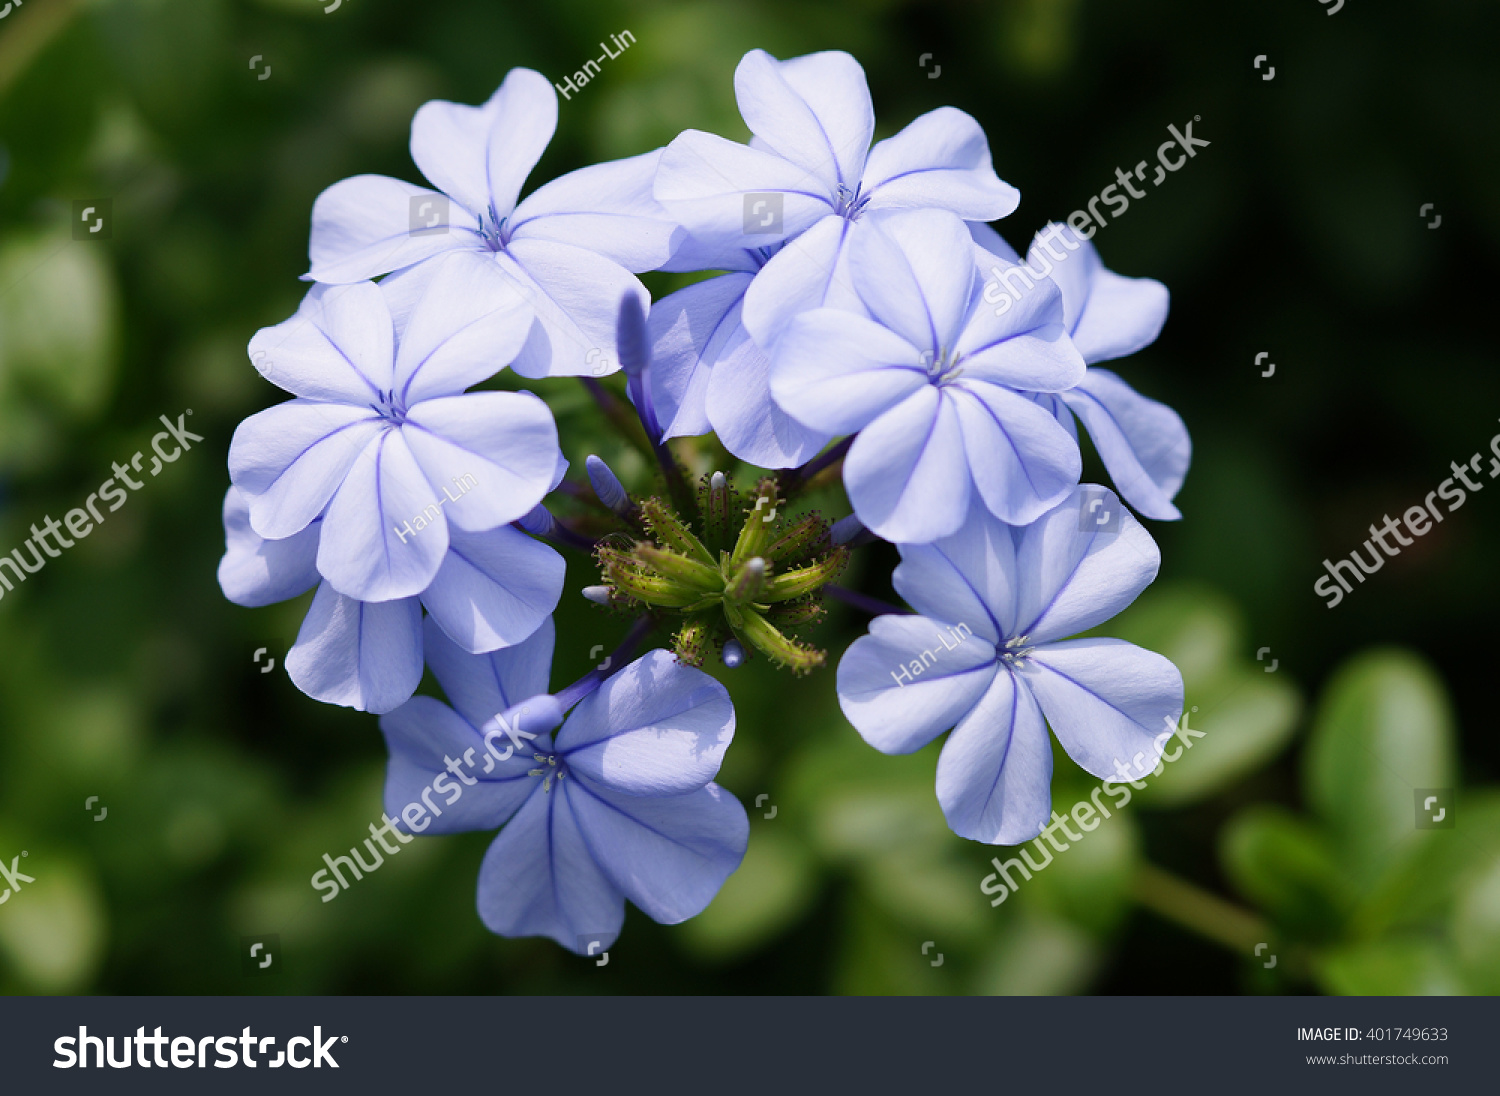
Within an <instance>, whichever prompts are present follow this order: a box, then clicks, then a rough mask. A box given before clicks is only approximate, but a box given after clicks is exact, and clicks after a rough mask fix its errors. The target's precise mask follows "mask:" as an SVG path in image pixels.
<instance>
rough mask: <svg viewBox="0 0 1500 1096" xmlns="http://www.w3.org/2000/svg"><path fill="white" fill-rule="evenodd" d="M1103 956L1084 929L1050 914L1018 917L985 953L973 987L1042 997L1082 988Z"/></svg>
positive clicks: (986, 991) (994, 992)
mask: <svg viewBox="0 0 1500 1096" xmlns="http://www.w3.org/2000/svg"><path fill="white" fill-rule="evenodd" d="M1102 958H1103V954H1102V950H1101V949H1100V947H1099V945H1098V944H1096V943H1095V942H1094V940H1093V939H1092V938H1091V937H1090V936H1089V934H1088V933H1086V932H1083V931H1082V930H1080V929H1078V928H1075V927H1074V926H1072V925H1070V924H1068V922H1066V921H1060V920H1057V919H1055V918H1051V917H1035V916H1027V917H1018V918H1016V919H1015V920H1014V921H1013V922H1011V924H1010V925H1009V931H1008V932H1007V933H1006V934H1005V935H1004V936H1002V937H1001V938H1000V939H999V940H998V941H997V942H996V943H995V946H994V947H993V948H992V949H991V951H990V952H989V954H988V955H987V956H986V957H985V959H984V961H983V963H982V965H981V967H980V972H979V976H978V978H977V979H976V980H975V984H974V988H973V992H974V993H978V994H988V995H991V996H996V997H1042V996H1053V995H1058V994H1067V993H1079V992H1081V991H1083V990H1084V989H1085V988H1086V987H1087V985H1088V982H1089V980H1090V978H1091V977H1092V976H1093V974H1094V972H1095V971H1096V970H1097V969H1098V967H1099V965H1100V962H1101V960H1102Z"/></svg>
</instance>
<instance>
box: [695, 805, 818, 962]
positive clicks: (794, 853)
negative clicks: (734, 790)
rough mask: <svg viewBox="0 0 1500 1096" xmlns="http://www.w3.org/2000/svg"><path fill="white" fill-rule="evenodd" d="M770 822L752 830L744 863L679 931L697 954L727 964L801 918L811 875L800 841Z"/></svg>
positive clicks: (813, 884)
mask: <svg viewBox="0 0 1500 1096" xmlns="http://www.w3.org/2000/svg"><path fill="white" fill-rule="evenodd" d="M784 829H785V827H782V829H778V828H777V827H776V823H775V821H774V820H773V821H770V822H766V823H765V824H763V825H757V826H755V827H754V829H753V832H752V833H751V835H750V847H749V850H748V851H747V852H746V853H745V861H744V863H742V864H741V865H740V867H739V870H738V871H736V872H735V873H734V874H733V875H731V876H730V877H729V880H728V882H726V883H725V884H724V887H723V889H722V890H720V891H719V893H718V895H717V896H716V897H715V898H714V900H713V901H712V902H710V903H709V905H708V908H707V909H705V910H704V911H703V912H702V913H700V914H699V915H698V916H697V917H694V918H692V919H691V920H689V921H687V922H686V923H685V924H684V925H683V927H682V940H683V943H684V944H685V945H686V946H687V947H688V948H689V949H690V950H691V951H694V952H696V953H697V954H699V955H702V956H706V957H709V958H714V959H728V958H733V957H735V956H738V955H742V954H744V953H745V952H748V951H752V950H753V949H755V948H756V947H758V946H760V945H761V944H763V943H765V942H766V941H768V940H770V939H771V938H773V937H774V936H776V934H777V933H779V932H781V931H782V930H784V929H785V928H787V927H788V926H790V925H791V924H792V923H793V922H795V921H796V920H797V918H799V917H800V916H802V914H803V912H804V911H806V909H807V907H808V905H809V904H810V903H811V901H812V898H813V896H814V895H815V894H816V893H817V882H818V880H817V874H816V872H815V870H814V868H813V863H812V858H811V857H809V856H808V854H807V851H806V849H805V847H804V846H803V844H802V842H801V841H800V840H797V839H793V838H792V837H790V836H788V835H787V834H786V833H785V832H783V831H784Z"/></svg>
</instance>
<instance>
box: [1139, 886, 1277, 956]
mask: <svg viewBox="0 0 1500 1096" xmlns="http://www.w3.org/2000/svg"><path fill="white" fill-rule="evenodd" d="M1131 895H1132V897H1134V898H1135V900H1136V901H1137V902H1139V903H1140V904H1141V905H1143V906H1145V907H1146V908H1147V909H1148V910H1151V911H1152V912H1153V913H1156V914H1159V915H1160V916H1162V917H1165V918H1166V919H1167V920H1168V921H1172V922H1174V923H1175V924H1178V925H1181V926H1182V927H1183V928H1186V929H1191V930H1192V931H1193V932H1196V933H1197V934H1198V935H1200V936H1203V937H1206V938H1207V939H1209V940H1212V941H1214V942H1215V943H1217V944H1222V945H1224V946H1225V947H1226V948H1228V949H1229V950H1230V951H1233V952H1237V953H1239V954H1241V955H1247V956H1248V955H1253V954H1255V946H1256V945H1257V944H1260V943H1269V942H1271V940H1272V939H1273V935H1272V934H1273V930H1272V928H1271V926H1270V924H1268V923H1267V922H1266V921H1265V920H1264V919H1263V918H1261V917H1258V916H1257V915H1255V914H1253V913H1251V912H1249V911H1248V910H1244V909H1241V908H1240V907H1239V906H1236V905H1234V904H1233V903H1232V902H1226V901H1225V900H1224V899H1222V898H1220V897H1219V896H1218V895H1216V894H1211V893H1209V892H1208V891H1206V890H1203V889H1202V888H1201V887H1197V886H1194V885H1193V884H1192V883H1189V882H1188V881H1187V880H1185V879H1179V878H1178V877H1177V876H1175V875H1173V874H1172V873H1171V872H1168V871H1164V870H1163V869H1161V868H1158V867H1156V866H1155V865H1154V864H1147V863H1142V864H1141V866H1140V867H1139V868H1137V869H1136V873H1135V879H1134V880H1133V882H1132V884H1131Z"/></svg>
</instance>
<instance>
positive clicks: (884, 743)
mask: <svg viewBox="0 0 1500 1096" xmlns="http://www.w3.org/2000/svg"><path fill="white" fill-rule="evenodd" d="M994 676H995V648H994V646H993V645H991V644H990V643H987V642H986V641H985V640H983V639H981V638H979V636H977V635H965V634H964V633H963V632H962V631H961V630H959V629H955V628H954V627H952V626H950V625H948V624H947V623H945V622H939V621H936V620H928V619H927V618H926V617H918V616H899V615H890V616H880V617H876V618H875V619H874V620H872V621H871V622H870V634H869V635H867V636H861V637H860V638H859V639H856V640H855V641H854V642H853V643H852V644H850V646H849V649H848V650H847V651H845V652H844V657H843V658H842V659H840V660H839V669H838V694H839V707H840V708H842V709H843V710H844V715H845V716H846V717H847V718H848V720H849V722H850V723H852V724H854V729H855V730H857V731H858V732H859V733H860V735H861V736H863V738H864V740H865V741H866V742H868V743H869V744H870V745H872V746H874V747H875V748H876V749H877V750H880V751H881V752H882V753H888V754H902V753H911V752H912V751H914V750H920V749H921V748H922V747H923V746H925V745H927V743H929V742H931V741H932V740H933V739H934V738H936V737H937V736H938V735H940V734H942V733H943V732H944V731H946V730H947V729H948V728H949V727H951V726H953V725H954V724H955V723H957V722H958V721H959V720H960V719H962V718H963V717H964V714H965V713H966V712H968V711H969V709H970V708H972V707H973V706H974V705H975V704H976V703H977V702H978V700H979V698H980V697H981V696H982V695H983V694H984V691H985V689H986V688H988V687H989V683H990V680H991V679H992V678H993V677H994Z"/></svg>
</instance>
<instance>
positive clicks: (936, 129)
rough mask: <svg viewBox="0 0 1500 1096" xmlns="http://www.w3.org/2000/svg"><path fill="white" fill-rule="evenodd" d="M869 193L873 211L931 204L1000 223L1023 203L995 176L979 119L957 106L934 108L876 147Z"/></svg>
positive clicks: (1018, 194)
mask: <svg viewBox="0 0 1500 1096" xmlns="http://www.w3.org/2000/svg"><path fill="white" fill-rule="evenodd" d="M864 192H865V193H866V194H867V195H869V198H870V208H871V209H872V210H874V209H918V208H924V207H930V208H935V209H946V210H950V211H951V212H953V213H956V214H958V215H959V216H960V217H962V218H963V219H964V220H966V221H997V220H999V219H1000V218H1001V217H1005V216H1008V215H1009V214H1010V213H1012V212H1014V210H1015V208H1016V206H1017V205H1019V204H1020V202H1021V192H1020V191H1018V190H1017V189H1016V188H1015V187H1013V186H1011V185H1010V184H1009V183H1005V182H1002V181H1001V180H1000V177H999V176H998V175H996V174H995V168H994V165H993V164H992V163H991V162H990V145H989V141H988V140H986V139H985V136H984V130H982V129H981V128H980V127H979V123H978V122H976V121H974V119H973V118H971V117H969V115H967V114H965V113H964V112H963V111H961V110H957V109H955V108H953V107H938V108H937V109H936V110H932V111H928V112H927V113H926V114H924V115H922V116H921V117H920V118H918V119H916V120H915V121H914V122H912V123H911V124H910V125H909V126H907V127H906V128H905V129H903V130H902V131H901V132H900V133H898V134H896V135H895V136H894V137H888V138H886V139H885V140H884V141H881V142H880V143H879V144H877V145H876V146H875V147H874V148H872V149H871V150H870V160H869V163H868V164H867V165H866V167H865V177H864Z"/></svg>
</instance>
